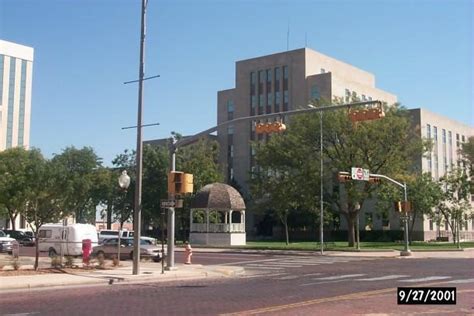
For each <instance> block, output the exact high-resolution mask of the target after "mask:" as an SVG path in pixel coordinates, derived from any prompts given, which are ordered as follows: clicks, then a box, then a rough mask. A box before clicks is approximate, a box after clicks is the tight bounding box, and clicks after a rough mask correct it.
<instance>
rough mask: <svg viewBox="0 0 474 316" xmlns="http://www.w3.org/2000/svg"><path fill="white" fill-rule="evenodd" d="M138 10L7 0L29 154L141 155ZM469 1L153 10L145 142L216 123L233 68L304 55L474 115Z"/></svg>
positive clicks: (218, 4) (0, 27)
mask: <svg viewBox="0 0 474 316" xmlns="http://www.w3.org/2000/svg"><path fill="white" fill-rule="evenodd" d="M140 6H141V1H140V0H42V1H37V0H0V38H1V39H4V40H7V41H12V42H16V43H19V44H24V45H27V46H32V47H34V48H35V62H34V69H33V77H34V78H33V99H32V119H31V121H32V123H31V145H32V146H34V147H37V148H40V149H41V150H42V152H43V153H44V154H45V155H46V156H47V157H50V156H51V155H52V154H53V153H60V152H61V151H62V149H64V148H65V147H67V146H70V145H74V146H76V147H82V146H92V147H93V148H94V149H95V150H96V152H97V153H98V155H99V156H100V157H102V158H104V163H105V164H107V165H109V164H110V161H111V160H112V159H113V158H114V157H115V156H116V155H117V154H119V153H121V152H122V151H123V150H124V149H126V148H129V149H130V148H131V149H133V148H135V144H136V131H135V130H134V129H130V130H122V129H121V127H124V126H132V125H136V120H137V100H138V87H137V85H136V84H128V85H124V84H123V82H124V81H129V80H134V79H137V77H138V61H139V36H140V8H141V7H140ZM473 9H474V5H473V1H471V0H467V1H466V0H464V1H463V0H457V1H448V0H444V1H443V0H429V1H427V0H418V1H405V0H398V1H395V0H393V1H392V0H373V1H367V0H361V1H349V0H347V1H329V0H327V1H317V0H312V1H309V0H308V1H303V0H291V1H286V0H285V1H283V0H281V1H269V0H268V1H265V0H261V1H257V0H252V1H250V0H246V1H244V0H241V1H230V0H229V1H216V0H201V1H184V0H174V1H163V0H161V1H159V0H149V4H148V12H147V13H148V15H147V41H146V66H145V75H146V76H152V75H157V74H159V75H160V76H161V77H160V78H158V79H153V80H149V81H146V83H145V88H144V89H145V90H144V91H145V94H144V97H145V101H144V121H143V123H144V124H147V123H155V122H159V123H160V124H161V125H160V126H154V127H148V128H145V129H144V139H155V138H163V137H169V136H170V132H171V131H177V132H180V133H182V134H194V133H197V132H199V131H201V130H204V129H207V128H209V127H212V126H214V125H215V124H216V116H217V114H216V102H217V91H219V90H224V89H229V88H233V87H234V80H235V62H236V61H237V60H242V59H247V58H252V57H257V56H261V55H266V54H272V53H276V52H280V51H285V50H286V48H287V31H288V25H289V28H290V37H289V48H290V49H297V48H301V47H304V46H305V42H306V43H307V47H310V48H312V49H314V50H317V51H320V52H322V53H324V54H326V55H329V56H331V57H334V58H337V59H340V60H342V61H344V62H347V63H349V64H352V65H354V66H356V67H359V68H361V69H364V70H367V71H369V72H371V73H373V74H375V76H376V85H377V86H378V87H379V88H381V89H384V90H387V91H389V92H391V93H394V94H396V95H397V96H398V98H399V100H400V102H401V103H402V104H403V105H405V106H406V107H408V108H416V107H424V108H427V109H429V110H431V111H433V112H436V113H439V114H442V115H446V116H448V117H451V118H453V119H456V120H459V121H460V122H463V123H465V124H469V125H471V126H472V125H474V117H473V107H474V105H473V99H474V92H473V91H474V89H473V57H472V56H473V35H474V34H473V33H474V31H473Z"/></svg>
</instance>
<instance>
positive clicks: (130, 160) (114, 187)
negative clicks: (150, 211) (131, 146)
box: [110, 149, 147, 227]
mask: <svg viewBox="0 0 474 316" xmlns="http://www.w3.org/2000/svg"><path fill="white" fill-rule="evenodd" d="M135 156H136V155H135V151H134V150H131V151H129V150H127V149H126V150H124V152H123V153H121V154H119V155H117V156H116V157H115V158H114V160H112V164H113V166H114V168H113V170H114V171H113V175H112V178H114V177H115V182H114V181H113V180H112V181H111V182H110V185H111V187H110V190H111V192H112V200H111V208H112V210H113V216H112V217H113V221H119V223H120V227H122V226H123V224H124V223H125V222H126V221H128V220H130V219H131V218H132V215H133V209H134V207H135V204H134V201H135V183H136V182H135V181H136V165H135ZM123 170H126V171H127V174H128V175H129V177H130V186H129V187H128V189H127V190H125V191H123V190H121V189H120V188H119V186H118V182H117V181H118V178H119V176H120V173H121V172H122V171H123ZM142 183H143V180H142ZM146 188H147V187H146V186H144V189H143V190H146ZM142 195H143V193H142Z"/></svg>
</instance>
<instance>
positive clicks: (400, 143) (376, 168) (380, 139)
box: [257, 100, 423, 246]
mask: <svg viewBox="0 0 474 316" xmlns="http://www.w3.org/2000/svg"><path fill="white" fill-rule="evenodd" d="M337 102H338V101H337V100H336V103H337ZM316 106H324V102H321V103H320V104H316ZM319 131H320V115H319V114H314V115H313V114H310V115H300V116H295V117H292V119H291V126H290V127H289V128H288V131H287V132H286V133H285V134H283V135H280V136H272V140H271V141H270V142H269V144H270V146H272V150H271V152H272V153H273V155H274V159H276V160H278V157H280V156H282V157H283V158H284V159H282V160H281V161H282V166H279V167H278V168H283V169H282V170H284V165H285V164H289V165H290V166H294V168H299V169H300V171H299V173H300V174H298V173H295V174H294V176H295V177H297V178H298V181H296V183H295V185H296V186H297V188H298V191H299V193H300V195H301V197H302V198H301V200H304V201H306V202H307V203H308V205H306V207H307V208H313V209H317V207H316V205H317V202H318V200H319V194H318V192H319V188H320V186H319V180H320V179H319V171H320V170H319V155H320V149H319V148H320V141H319V139H320V133H319ZM323 131H324V132H323V148H324V149H323V153H324V162H325V164H324V168H325V169H324V170H325V175H326V176H325V179H324V190H325V194H324V196H325V200H326V201H327V202H328V203H330V204H331V205H335V206H336V211H337V212H339V213H340V214H341V215H343V216H344V217H345V219H346V221H347V223H348V242H349V245H350V246H353V245H354V240H355V231H354V224H355V219H356V218H357V214H358V212H359V211H360V208H358V207H357V206H358V205H360V206H361V208H362V206H363V204H364V202H365V201H366V200H367V199H370V198H373V197H376V195H377V190H378V187H377V185H374V184H371V183H368V182H364V183H361V182H357V181H350V182H346V183H345V184H342V185H340V187H338V186H337V184H336V185H335V186H334V184H335V182H334V181H333V174H334V173H336V172H338V171H350V169H351V167H356V166H357V167H362V168H365V169H369V170H370V172H371V173H379V174H384V175H387V176H390V177H392V178H400V177H401V176H403V175H405V174H407V173H408V172H409V170H410V167H411V163H410V161H413V158H414V157H419V155H421V154H422V153H423V142H422V140H421V139H420V137H419V136H417V133H416V132H415V131H414V130H413V129H412V127H411V121H410V118H409V113H408V111H406V110H405V109H404V108H402V107H400V106H399V105H394V106H391V107H386V108H385V117H384V118H383V119H380V120H376V121H367V122H359V123H356V124H352V123H351V122H350V121H349V118H348V116H347V111H346V110H338V111H327V112H324V115H323ZM273 139H275V140H274V142H275V143H272V141H273ZM266 146H268V144H267V145H262V147H266ZM257 156H258V151H257ZM259 164H260V166H263V167H266V165H265V161H260V162H259ZM269 167H270V168H271V166H269ZM262 170H265V168H262ZM274 171H275V172H277V171H280V170H279V169H274ZM331 183H333V185H330V184H331Z"/></svg>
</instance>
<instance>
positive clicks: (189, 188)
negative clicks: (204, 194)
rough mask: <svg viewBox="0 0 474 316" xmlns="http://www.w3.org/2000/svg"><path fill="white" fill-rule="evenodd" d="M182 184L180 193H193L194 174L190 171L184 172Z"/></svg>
mask: <svg viewBox="0 0 474 316" xmlns="http://www.w3.org/2000/svg"><path fill="white" fill-rule="evenodd" d="M183 180H184V181H183V184H182V186H181V187H182V192H181V193H193V191H194V176H193V175H192V174H191V173H185V174H184V179H183Z"/></svg>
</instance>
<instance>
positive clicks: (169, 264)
mask: <svg viewBox="0 0 474 316" xmlns="http://www.w3.org/2000/svg"><path fill="white" fill-rule="evenodd" d="M175 144H176V139H175V138H174V137H173V140H172V144H170V171H176V150H177V147H175ZM168 199H169V200H174V199H175V196H174V193H168ZM174 226H175V208H174V207H170V208H168V225H167V230H168V235H167V237H168V244H167V247H168V250H167V252H166V270H175V269H176V267H175V266H174V235H175V229H174V228H175V227H174ZM162 229H163V228H162Z"/></svg>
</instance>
